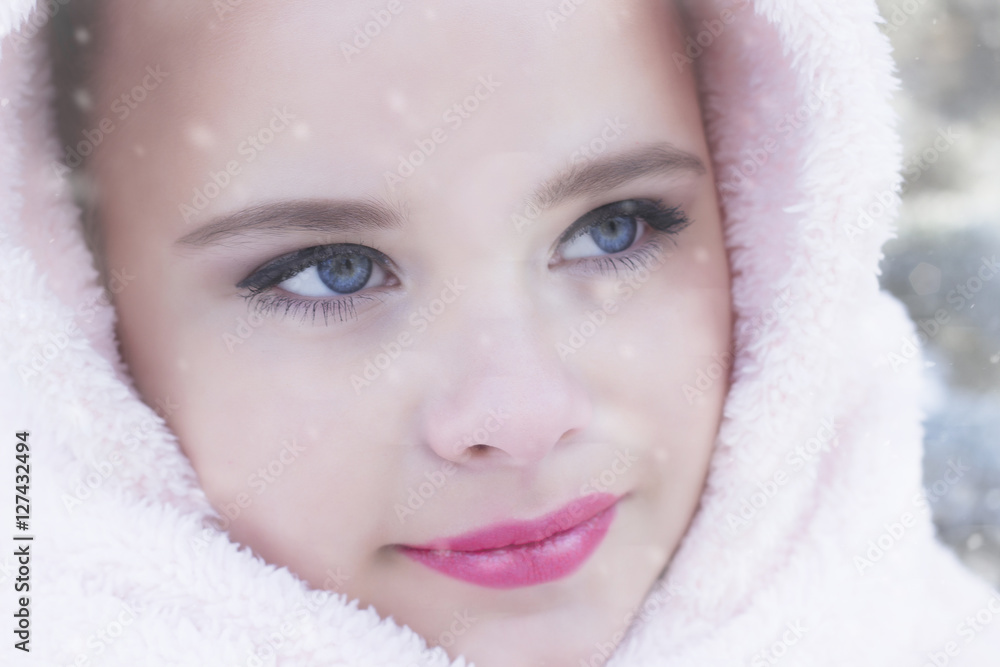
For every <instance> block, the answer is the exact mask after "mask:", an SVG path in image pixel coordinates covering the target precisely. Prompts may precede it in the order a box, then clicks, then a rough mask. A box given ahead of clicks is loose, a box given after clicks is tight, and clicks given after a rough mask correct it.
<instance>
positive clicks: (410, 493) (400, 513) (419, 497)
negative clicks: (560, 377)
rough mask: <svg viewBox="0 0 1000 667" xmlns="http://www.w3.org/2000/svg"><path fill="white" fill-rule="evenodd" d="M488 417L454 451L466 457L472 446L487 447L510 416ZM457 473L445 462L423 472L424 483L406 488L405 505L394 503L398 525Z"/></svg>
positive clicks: (498, 413) (495, 413)
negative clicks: (434, 468) (462, 453)
mask: <svg viewBox="0 0 1000 667" xmlns="http://www.w3.org/2000/svg"><path fill="white" fill-rule="evenodd" d="M487 414H488V416H487V417H486V419H485V420H484V421H483V425H482V426H481V427H480V428H477V429H476V430H474V431H472V432H471V433H466V434H465V435H464V436H462V439H461V440H459V441H458V442H456V443H455V449H456V450H457V451H463V450H464V455H465V456H468V454H469V451H468V448H470V447H472V446H474V445H488V444H489V443H490V439H491V436H492V435H493V434H494V433H496V432H498V431H499V430H500V429H501V428H503V425H504V424H506V423H507V420H508V419H510V415H509V414H507V412H505V411H504V409H503V408H499V409H490V411H489V412H488V413H487ZM457 471H458V466H456V465H455V463H454V462H452V461H445V462H444V463H443V464H442V465H441V467H440V468H438V469H437V470H433V471H430V472H425V473H424V477H425V478H426V481H424V482H421V483H420V484H418V485H417V486H416V488H414V487H412V486H411V487H407V489H406V491H407V495H406V504H405V505H403V504H401V503H396V504H395V506H394V507H393V509H394V510H395V512H396V518H397V519H399V523H400V524H405V523H406V520H407V519H409V518H410V517H411V516H413V515H414V514H416V513H417V511H418V510H419V509H421V508H422V507H423V506H424V505H425V504H426V503H427V501H428V500H430V499H431V498H433V497H434V496H435V495H437V492H438V491H440V490H441V489H442V488H443V487H444V485H445V484H447V483H448V480H449V479H450V478H451V477H452V475H454V474H455V473H456V472H457Z"/></svg>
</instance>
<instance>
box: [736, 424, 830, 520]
mask: <svg viewBox="0 0 1000 667" xmlns="http://www.w3.org/2000/svg"><path fill="white" fill-rule="evenodd" d="M839 446H840V439H839V438H838V437H837V432H836V429H835V428H834V424H833V420H832V419H830V418H824V419H822V420H820V427H819V429H817V430H816V435H814V436H812V437H810V438H808V439H806V441H805V442H803V443H800V444H798V445H796V446H795V447H793V448H792V449H791V450H790V451H789V452H788V453H786V454H785V460H784V466H781V467H778V468H777V469H776V470H775V471H774V472H773V473H771V476H770V477H768V478H767V479H765V480H763V481H758V482H757V484H756V486H757V491H754V492H752V493H751V494H750V495H749V496H746V497H743V498H740V499H739V501H738V506H737V508H736V510H735V511H731V512H728V513H727V514H726V527H727V529H728V530H729V532H730V533H731V534H733V535H735V534H738V533H740V532H742V531H744V530H746V529H747V528H749V527H750V525H751V524H752V522H753V521H755V520H756V518H757V515H758V514H759V513H760V512H762V511H763V510H764V508H766V507H767V506H768V505H769V504H770V502H771V501H772V500H774V498H775V496H777V495H778V493H779V492H780V491H781V489H782V487H784V486H785V485H786V484H788V482H790V481H791V479H792V477H791V475H792V474H794V473H797V472H799V471H801V470H802V469H804V468H805V467H806V466H807V465H808V464H810V463H811V462H812V461H813V460H814V459H816V458H817V457H819V456H820V455H822V454H823V453H830V452H832V451H833V450H834V449H836V448H837V447H839ZM785 466H787V470H786V468H785Z"/></svg>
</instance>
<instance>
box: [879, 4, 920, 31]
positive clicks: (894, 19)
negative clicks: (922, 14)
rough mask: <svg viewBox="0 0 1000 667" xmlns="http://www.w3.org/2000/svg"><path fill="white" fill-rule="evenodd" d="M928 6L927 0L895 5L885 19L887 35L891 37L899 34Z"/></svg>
mask: <svg viewBox="0 0 1000 667" xmlns="http://www.w3.org/2000/svg"><path fill="white" fill-rule="evenodd" d="M926 4H927V0H905V1H904V2H896V3H893V5H892V7H891V8H890V9H889V10H887V14H888V15H887V16H886V17H885V25H886V33H888V34H890V35H891V34H892V33H894V32H898V31H899V29H900V28H902V27H903V26H904V25H906V24H907V23H909V22H910V19H911V18H913V17H914V15H915V14H916V13H917V12H918V11H920V8H921V7H923V6H924V5H926Z"/></svg>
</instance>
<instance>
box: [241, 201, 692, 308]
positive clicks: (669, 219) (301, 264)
mask: <svg viewBox="0 0 1000 667" xmlns="http://www.w3.org/2000/svg"><path fill="white" fill-rule="evenodd" d="M690 223H691V220H690V219H689V218H688V217H687V215H686V214H685V213H684V211H683V210H682V209H681V208H680V207H679V206H675V207H668V206H666V205H665V204H664V203H663V202H662V201H660V200H657V199H627V200H622V201H617V202H613V203H610V204H607V205H605V206H601V207H599V208H596V209H593V210H592V211H590V212H588V213H586V214H584V215H583V216H581V217H580V218H578V219H577V220H576V221H575V222H574V223H573V224H572V225H570V227H569V228H568V229H567V230H566V231H565V232H564V233H563V234H562V235H561V236H560V238H559V239H558V241H556V243H555V245H554V251H553V253H552V255H553V257H552V260H551V261H550V262H549V267H550V268H555V269H558V268H560V267H561V266H565V270H567V271H569V272H571V273H574V274H578V275H583V276H606V275H609V274H611V273H614V274H615V275H616V276H617V275H618V274H619V273H620V272H635V271H638V270H640V268H641V267H643V266H645V265H646V264H647V263H651V262H654V261H655V260H656V257H657V255H658V254H659V253H660V252H661V251H662V250H663V244H662V241H663V240H665V239H668V238H671V237H675V236H676V235H677V234H679V233H680V232H681V231H683V230H684V229H685V228H686V227H687V226H688V225H689V224H690ZM344 269H346V270H348V271H349V272H351V273H349V274H348V276H347V278H346V279H345V278H344V277H343V275H341V273H342V271H343V270H344ZM338 272H340V273H338ZM396 272H397V268H396V265H395V263H394V262H393V261H392V259H390V258H389V257H388V256H387V255H386V254H385V253H383V252H381V251H380V250H378V249H376V248H374V247H371V246H368V245H361V244H355V243H337V244H331V245H322V246H313V247H309V248H304V249H301V250H296V251H295V252H291V253H287V254H285V255H282V256H280V257H276V258H275V259H272V260H270V261H269V262H267V263H265V264H264V265H262V266H260V267H259V268H257V269H255V270H254V271H253V272H252V273H251V274H250V275H249V276H248V277H246V278H244V279H243V280H242V281H240V282H239V283H237V285H236V287H237V288H239V289H243V290H245V291H246V292H245V293H244V294H243V295H242V296H243V297H244V298H245V299H247V301H248V305H249V306H250V307H251V308H254V309H256V310H257V312H258V313H259V314H261V315H268V316H274V315H279V316H281V317H286V316H290V315H295V316H298V317H299V318H300V320H302V321H305V320H307V319H308V320H310V321H311V322H315V321H316V318H317V316H320V315H321V316H322V318H323V323H324V324H329V322H330V320H331V319H334V320H336V321H340V322H343V321H346V320H351V319H356V318H357V317H358V314H359V308H360V307H363V306H365V305H368V304H371V305H374V304H376V303H379V302H381V300H382V299H381V296H382V295H384V289H385V288H392V287H396V286H398V285H399V284H400V281H399V279H398V278H397V277H396ZM372 277H375V278H376V279H377V281H379V280H380V281H381V283H382V284H377V285H369V283H371V282H372V280H371V278H372ZM338 288H339V289H338ZM295 290H298V291H305V292H308V294H301V293H296V291H295ZM323 290H328V292H329V294H327V295H322V294H321V293H322V292H323ZM347 290H351V291H347Z"/></svg>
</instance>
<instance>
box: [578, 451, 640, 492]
mask: <svg viewBox="0 0 1000 667" xmlns="http://www.w3.org/2000/svg"><path fill="white" fill-rule="evenodd" d="M638 462H639V457H638V456H635V455H634V454H632V452H631V451H629V450H628V449H616V450H615V458H614V460H613V461H612V462H611V465H610V466H608V467H607V468H605V469H604V470H602V471H601V472H600V474H598V475H597V476H596V477H591V478H590V479H589V480H588V481H587V482H585V483H584V484H583V486H581V487H580V495H581V496H585V495H587V494H590V493H594V492H597V493H606V492H607V491H608V489H610V488H611V487H612V486H613V485H614V483H615V482H617V481H618V479H619V478H620V477H622V476H623V475H624V474H625V473H627V472H628V471H629V469H631V468H632V466H633V465H634V464H636V463H638Z"/></svg>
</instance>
